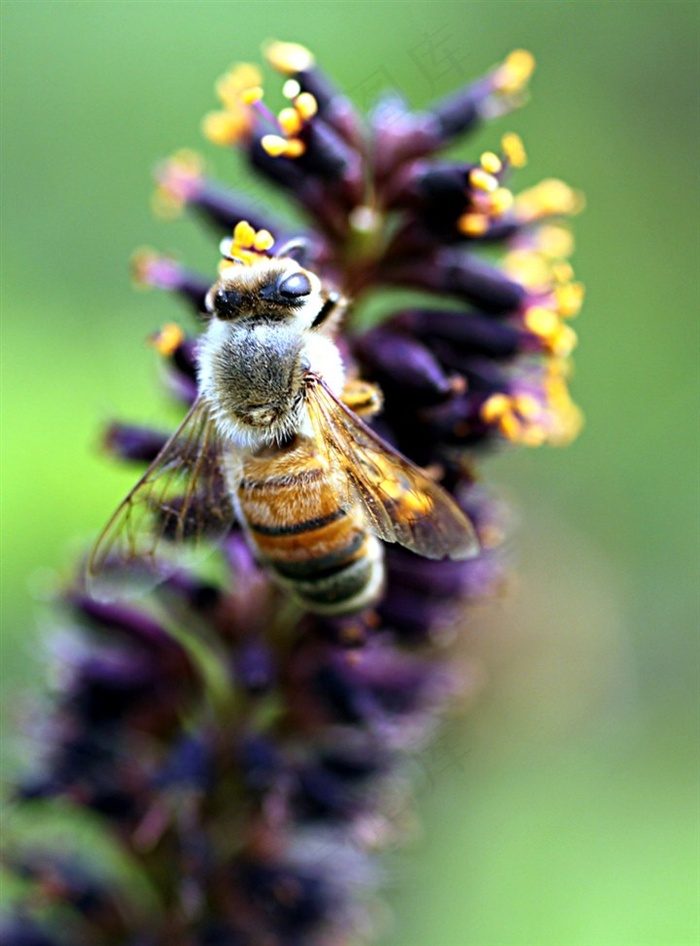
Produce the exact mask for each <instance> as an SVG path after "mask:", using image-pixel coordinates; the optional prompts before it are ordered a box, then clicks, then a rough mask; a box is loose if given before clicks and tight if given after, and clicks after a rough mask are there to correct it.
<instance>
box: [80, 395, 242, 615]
mask: <svg viewBox="0 0 700 946" xmlns="http://www.w3.org/2000/svg"><path fill="white" fill-rule="evenodd" d="M220 460H221V443H220V440H219V437H218V434H217V431H216V428H215V426H214V423H213V421H212V419H211V415H210V412H209V407H208V404H207V402H206V401H204V400H203V399H202V398H199V399H198V400H196V401H195V403H194V404H193V405H192V407H191V408H190V410H189V412H188V414H187V416H186V417H185V419H184V420H183V422H182V424H181V425H180V427H179V428H178V429H177V430H176V431H175V433H174V434H173V436H172V437H171V438H170V440H168V442H167V443H166V444H165V446H164V447H163V449H162V450H161V452H160V453H159V454H158V456H157V457H156V458H155V460H154V461H153V463H152V464H151V465H150V467H149V468H148V470H146V472H145V473H144V475H143V476H142V477H141V479H140V480H139V482H138V483H137V484H136V486H135V487H134V488H133V489H132V490H131V492H130V493H129V494H128V496H127V497H126V499H125V500H124V501H123V502H122V504H121V505H120V506H119V508H118V509H117V511H116V512H115V513H114V515H113V516H112V518H111V519H110V520H109V522H108V523H107V525H106V526H105V528H104V530H103V531H102V533H101V535H100V537H99V538H98V540H97V542H96V543H95V546H94V548H93V550H92V553H91V554H90V558H89V559H88V566H87V580H88V588H89V590H90V592H91V593H92V594H94V595H95V596H97V597H100V598H106V599H109V598H113V597H115V595H116V594H119V593H120V592H122V591H128V592H129V593H130V594H133V593H134V592H138V591H141V590H146V589H147V588H149V587H152V586H153V585H154V584H157V583H158V582H159V581H162V580H163V579H164V578H165V577H166V576H167V575H168V574H171V573H172V572H173V571H175V570H176V568H178V567H179V566H181V565H184V564H186V563H187V561H189V560H195V559H196V558H197V557H198V555H199V554H201V550H202V546H203V545H204V544H205V543H208V542H211V541H216V540H218V539H222V538H223V537H224V536H225V535H226V533H227V532H228V531H229V529H230V527H231V525H232V524H233V521H234V518H235V515H234V510H233V505H232V503H231V499H230V495H229V491H228V489H227V486H226V482H225V479H224V475H223V473H222V469H221V463H220Z"/></svg>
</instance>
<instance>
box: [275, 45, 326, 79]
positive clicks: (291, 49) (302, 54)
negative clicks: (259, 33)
mask: <svg viewBox="0 0 700 946" xmlns="http://www.w3.org/2000/svg"><path fill="white" fill-rule="evenodd" d="M264 53H265V58H266V59H267V61H268V62H269V63H270V65H271V66H272V68H273V69H276V70H277V71H278V72H281V73H283V74H284V75H294V74H295V73H297V72H304V71H305V70H306V69H309V68H311V66H313V64H314V57H313V56H312V54H311V53H310V52H309V50H308V49H307V48H306V46H302V45H301V44H300V43H283V42H280V41H278V40H274V41H273V42H271V43H268V44H267V46H266V47H265V49H264Z"/></svg>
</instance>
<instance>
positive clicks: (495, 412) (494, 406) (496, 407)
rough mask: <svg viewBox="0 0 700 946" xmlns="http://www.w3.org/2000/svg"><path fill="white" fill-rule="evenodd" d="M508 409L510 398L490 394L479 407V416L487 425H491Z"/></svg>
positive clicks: (503, 395) (504, 395)
mask: <svg viewBox="0 0 700 946" xmlns="http://www.w3.org/2000/svg"><path fill="white" fill-rule="evenodd" d="M509 409H510V398H509V397H508V396H507V395H506V394H492V395H491V397H490V398H488V399H487V400H486V401H484V403H483V404H482V405H481V416H482V418H483V420H484V421H486V423H487V424H492V423H493V422H494V421H496V420H498V419H499V417H502V416H503V414H505V412H506V411H508V410H509Z"/></svg>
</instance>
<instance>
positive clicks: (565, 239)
mask: <svg viewBox="0 0 700 946" xmlns="http://www.w3.org/2000/svg"><path fill="white" fill-rule="evenodd" d="M537 248H538V250H539V251H540V253H543V254H544V255H545V256H547V257H549V258H550V259H560V260H561V259H566V257H567V256H571V254H572V253H573V251H574V238H573V236H572V234H571V231H570V230H567V229H566V228H565V227H558V226H555V225H554V224H550V225H549V226H542V227H540V230H539V232H538V234H537Z"/></svg>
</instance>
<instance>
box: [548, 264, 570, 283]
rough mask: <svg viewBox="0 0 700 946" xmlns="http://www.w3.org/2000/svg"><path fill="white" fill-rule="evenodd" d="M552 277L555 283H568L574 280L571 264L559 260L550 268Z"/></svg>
mask: <svg viewBox="0 0 700 946" xmlns="http://www.w3.org/2000/svg"><path fill="white" fill-rule="evenodd" d="M552 276H553V277H554V280H555V282H558V283H569V282H571V280H572V279H573V278H574V269H573V266H572V265H571V263H567V262H566V261H564V260H561V261H560V262H558V263H556V264H555V265H554V266H552Z"/></svg>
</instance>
